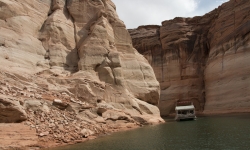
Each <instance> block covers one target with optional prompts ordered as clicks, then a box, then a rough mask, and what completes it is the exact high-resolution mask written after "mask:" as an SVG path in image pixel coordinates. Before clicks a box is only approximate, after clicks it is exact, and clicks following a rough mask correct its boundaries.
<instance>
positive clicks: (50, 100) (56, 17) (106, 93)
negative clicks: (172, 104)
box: [0, 0, 164, 146]
mask: <svg viewBox="0 0 250 150" xmlns="http://www.w3.org/2000/svg"><path fill="white" fill-rule="evenodd" d="M0 7H1V9H0V52H1V54H2V55H1V57H0V62H1V64H2V67H1V68H0V79H1V80H0V93H1V94H2V95H4V96H7V97H9V98H8V99H7V100H8V102H9V101H10V103H8V104H10V107H11V108H10V109H12V110H13V111H15V113H16V114H17V112H22V114H20V115H19V116H25V117H24V119H21V120H20V117H19V118H14V117H12V116H6V114H4V113H3V109H5V108H6V107H7V106H6V105H5V103H6V101H7V100H6V99H4V102H2V101H0V106H1V107H0V117H1V119H0V120H1V122H6V123H7V122H19V121H23V120H26V121H25V122H24V124H25V125H27V126H29V127H31V128H32V129H34V130H36V133H37V136H38V137H39V141H38V145H39V144H40V145H44V144H41V143H50V142H52V145H53V143H54V144H55V143H61V144H62V143H74V142H77V141H78V142H79V141H83V140H84V139H86V138H93V136H98V135H100V134H106V133H109V132H114V131H118V130H122V129H128V128H134V127H138V126H141V125H144V124H155V123H160V122H164V121H163V120H162V119H161V117H160V112H159V109H158V108H157V107H156V105H158V103H159V92H160V89H159V82H158V81H157V80H156V78H155V74H154V71H153V69H152V67H151V66H150V64H149V63H148V61H147V60H146V59H145V58H144V57H143V56H142V55H141V54H139V53H138V52H137V50H136V49H135V48H133V46H132V40H131V37H130V34H129V33H128V31H127V30H126V27H125V25H124V23H123V22H122V21H121V20H120V19H119V17H118V15H117V14H116V7H115V5H114V4H113V2H112V1H110V0H96V1H89V0H41V1H34V2H33V1H32V2H31V1H29V0H22V1H21V0H0ZM2 103H3V105H2ZM8 107H9V106H8ZM13 114H14V113H13ZM2 116H4V117H7V118H8V120H6V118H5V119H2ZM15 116H16V117H17V116H18V115H15ZM10 118H11V119H12V120H11V119H10ZM134 118H136V119H134ZM138 118H139V119H138ZM140 118H141V120H144V122H140V121H138V120H140ZM79 133H81V134H79ZM46 145H48V146H50V144H46Z"/></svg>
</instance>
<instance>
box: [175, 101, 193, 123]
mask: <svg viewBox="0 0 250 150" xmlns="http://www.w3.org/2000/svg"><path fill="white" fill-rule="evenodd" d="M175 111H176V115H175V120H177V121H180V120H193V119H196V116H195V107H194V105H193V103H192V102H189V101H188V102H187V101H184V102H177V103H176V106H175Z"/></svg>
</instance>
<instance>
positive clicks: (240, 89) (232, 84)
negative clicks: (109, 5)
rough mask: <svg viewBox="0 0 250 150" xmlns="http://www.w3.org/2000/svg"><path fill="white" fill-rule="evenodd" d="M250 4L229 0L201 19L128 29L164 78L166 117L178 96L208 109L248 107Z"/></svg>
mask: <svg viewBox="0 0 250 150" xmlns="http://www.w3.org/2000/svg"><path fill="white" fill-rule="evenodd" d="M249 8H250V3H249V2H248V1H244V0H230V1H229V2H227V3H225V4H223V5H222V6H220V7H219V8H217V9H215V10H213V11H211V12H209V13H207V14H205V15H204V16H201V17H194V18H180V17H178V18H175V19H173V20H169V21H164V22H162V26H152V25H149V26H140V27H138V28H137V29H131V30H129V32H130V34H131V36H132V39H133V45H134V47H135V48H136V49H137V50H138V51H139V52H140V53H141V54H143V55H144V56H145V57H146V58H147V60H148V61H149V63H150V64H151V66H152V67H153V69H154V71H155V74H156V78H157V80H158V81H159V82H160V85H161V96H160V104H159V108H160V110H161V114H162V115H168V114H170V113H172V112H174V107H175V102H176V101H178V100H179V101H185V100H190V101H193V103H194V105H195V107H196V110H197V111H199V112H202V111H203V110H204V113H223V112H224V113H225V112H246V111H247V112H248V111H249V104H250V103H249V102H248V97H249V94H248V93H247V91H248V89H249V87H248V84H249V81H248V73H249V69H250V68H249V67H248V66H249V63H247V59H248V49H249V31H250V28H249Z"/></svg>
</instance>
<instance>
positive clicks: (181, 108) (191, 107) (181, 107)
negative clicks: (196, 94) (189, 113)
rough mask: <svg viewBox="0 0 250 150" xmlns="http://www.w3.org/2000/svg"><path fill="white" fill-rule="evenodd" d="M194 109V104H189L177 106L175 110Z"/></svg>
mask: <svg viewBox="0 0 250 150" xmlns="http://www.w3.org/2000/svg"><path fill="white" fill-rule="evenodd" d="M190 109H191V110H193V109H194V105H188V106H176V107H175V110H190Z"/></svg>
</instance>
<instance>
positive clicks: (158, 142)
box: [49, 114, 250, 150]
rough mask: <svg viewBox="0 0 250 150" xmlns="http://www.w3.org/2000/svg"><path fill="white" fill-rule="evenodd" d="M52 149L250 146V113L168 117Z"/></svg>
mask: <svg viewBox="0 0 250 150" xmlns="http://www.w3.org/2000/svg"><path fill="white" fill-rule="evenodd" d="M49 150H250V114H245V115H234V116H223V117H199V118H198V119H197V120H196V121H184V122H175V121H172V120H167V123H165V124H161V125H156V126H147V127H143V128H140V129H135V130H130V131H125V132H119V133H114V134H112V135H109V136H104V137H100V138H98V139H95V140H91V141H87V142H85V143H81V144H76V145H71V146H65V147H60V148H54V149H49Z"/></svg>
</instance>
